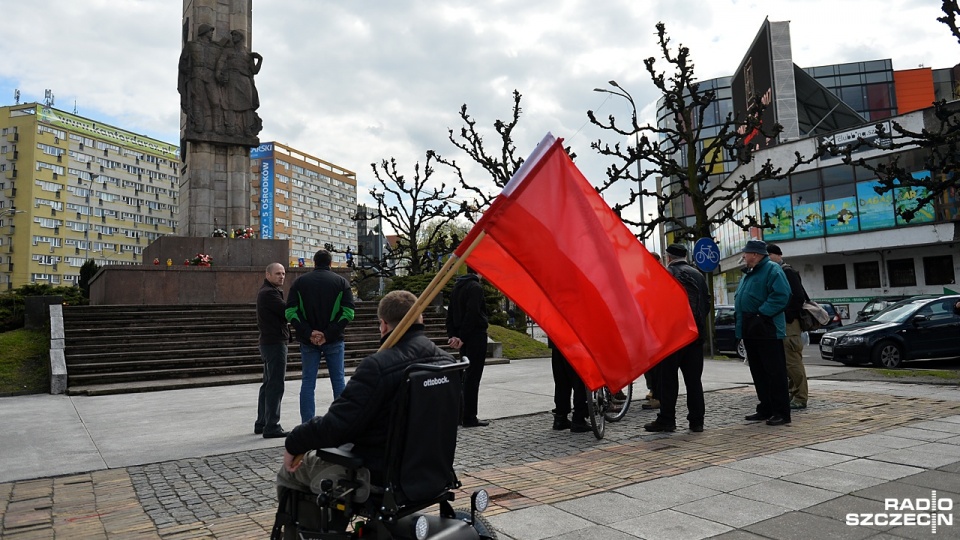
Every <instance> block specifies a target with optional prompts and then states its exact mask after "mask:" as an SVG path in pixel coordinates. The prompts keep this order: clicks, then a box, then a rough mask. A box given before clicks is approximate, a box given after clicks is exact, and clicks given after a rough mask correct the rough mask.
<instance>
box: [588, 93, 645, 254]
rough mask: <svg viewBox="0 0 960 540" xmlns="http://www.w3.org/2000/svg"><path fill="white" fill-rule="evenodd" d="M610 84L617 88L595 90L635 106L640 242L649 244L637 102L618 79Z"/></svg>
mask: <svg viewBox="0 0 960 540" xmlns="http://www.w3.org/2000/svg"><path fill="white" fill-rule="evenodd" d="M607 82H608V83H609V84H610V86H612V87H614V88H616V89H617V90H619V92H618V91H616V90H610V89H608V88H594V89H593V91H594V92H601V93H604V94H612V95H614V96H620V97H622V98H624V99H626V100H627V101H629V102H630V107H632V108H633V128H634V130H635V131H634V134H633V135H634V137H635V142H636V148H637V185H638V187H639V189H640V222H641V224H642V225H643V227H642V228H641V229H640V243H642V244H643V246H644V247H646V246H647V227H646V224H644V223H643V176H642V175H643V172H642V171H641V170H640V131H639V130H638V129H637V103H636V102H635V101H633V96H631V95H630V92H627V90H626V88H624V87H622V86H620V85H619V84H617V81H607Z"/></svg>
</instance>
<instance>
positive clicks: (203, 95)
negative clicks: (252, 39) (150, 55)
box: [177, 24, 263, 153]
mask: <svg viewBox="0 0 960 540" xmlns="http://www.w3.org/2000/svg"><path fill="white" fill-rule="evenodd" d="M214 32H215V29H214V27H213V26H210V25H209V24H201V25H199V26H198V27H197V37H196V39H194V40H192V41H188V42H186V43H185V44H184V46H183V51H182V52H181V54H180V65H179V76H178V78H177V91H179V92H180V109H181V110H182V111H183V113H184V115H186V117H187V122H186V126H185V129H184V133H183V140H184V141H189V142H207V143H215V144H218V143H219V144H236V145H240V146H244V147H254V146H257V145H258V144H260V141H259V140H258V139H257V135H259V134H260V130H261V129H262V128H263V122H262V121H261V120H260V117H259V116H258V115H257V112H256V111H257V109H258V108H259V107H260V98H259V95H258V94H257V87H256V84H255V83H254V75H256V74H257V73H259V72H260V66H261V64H262V63H263V57H262V56H260V55H259V54H257V53H252V52H250V51H248V50H247V47H246V45H245V43H244V42H245V41H246V37H245V35H244V33H243V32H242V31H240V30H232V31H231V32H230V38H229V39H228V40H224V41H222V42H218V41H214V39H213V37H214ZM181 151H182V149H181ZM182 153H183V152H182Z"/></svg>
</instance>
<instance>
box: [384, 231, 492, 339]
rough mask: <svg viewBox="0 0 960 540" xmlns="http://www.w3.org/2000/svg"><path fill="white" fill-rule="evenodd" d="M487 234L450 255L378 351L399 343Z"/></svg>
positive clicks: (480, 235)
mask: <svg viewBox="0 0 960 540" xmlns="http://www.w3.org/2000/svg"><path fill="white" fill-rule="evenodd" d="M484 236H486V233H485V232H483V231H480V234H478V235H477V237H476V238H474V239H473V242H472V243H471V244H470V245H469V246H468V247H467V249H466V250H464V252H463V256H461V257H457V256H456V255H450V257H449V258H448V259H447V262H445V263H444V264H443V267H442V268H440V271H439V272H437V275H435V276H433V280H432V281H430V284H429V285H427V287H426V288H425V289H424V290H423V292H422V293H420V297H419V298H417V301H416V302H414V304H413V306H411V307H410V310H409V311H407V314H406V315H404V316H403V319H402V320H401V321H400V323H399V324H397V327H396V328H394V329H393V332H391V333H390V337H388V338H387V340H386V341H384V342H383V345H381V346H380V348H379V349H377V352H380V351H382V350H384V349H389V348H390V347H393V346H394V345H396V344H397V341H400V338H401V337H403V334H405V333H406V332H407V329H409V328H410V325H412V324H413V322H414V321H416V320H417V317H419V316H420V314H421V313H423V310H424V309H426V308H427V306H428V305H430V302H433V299H434V298H436V297H437V295H438V294H440V291H442V290H443V287H444V285H446V284H447V282H448V281H450V279H452V278H453V276H455V275H456V274H457V271H459V270H460V267H461V266H463V263H464V261H466V260H467V257H469V256H470V253H471V252H472V251H473V249H474V248H475V247H477V246H478V245H479V244H480V241H481V240H483V237H484Z"/></svg>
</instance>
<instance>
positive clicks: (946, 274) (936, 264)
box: [923, 255, 957, 285]
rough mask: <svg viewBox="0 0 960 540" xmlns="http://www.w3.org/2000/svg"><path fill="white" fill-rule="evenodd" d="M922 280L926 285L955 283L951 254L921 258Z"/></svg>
mask: <svg viewBox="0 0 960 540" xmlns="http://www.w3.org/2000/svg"><path fill="white" fill-rule="evenodd" d="M923 280H924V282H925V283H926V284H927V285H952V284H954V283H956V282H957V281H956V275H955V274H954V272H953V256H952V255H941V256H939V257H924V258H923Z"/></svg>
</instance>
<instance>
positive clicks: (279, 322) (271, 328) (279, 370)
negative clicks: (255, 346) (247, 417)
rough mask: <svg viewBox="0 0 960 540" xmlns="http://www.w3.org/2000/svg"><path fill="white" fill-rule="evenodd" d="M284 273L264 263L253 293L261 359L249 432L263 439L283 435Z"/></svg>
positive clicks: (277, 265)
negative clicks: (254, 416) (254, 414)
mask: <svg viewBox="0 0 960 540" xmlns="http://www.w3.org/2000/svg"><path fill="white" fill-rule="evenodd" d="M286 275H287V273H286V271H285V270H284V268H283V265H282V264H280V263H272V264H270V265H269V266H267V270H266V276H265V278H264V280H263V285H261V286H260V292H258V293H257V328H258V329H259V330H260V338H259V347H260V358H262V359H263V383H262V384H261V385H260V396H259V398H258V400H257V421H256V422H254V424H253V432H254V433H255V434H257V435H260V434H262V435H263V438H264V439H274V438H279V437H286V436H287V432H286V431H284V430H283V428H282V427H280V401H281V400H282V399H283V382H284V378H285V376H286V374H287V342H288V341H290V328H289V327H287V319H286V317H284V311H285V309H286V305H285V304H284V302H283V289H282V288H281V287H283V280H284V278H285V276H286Z"/></svg>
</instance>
